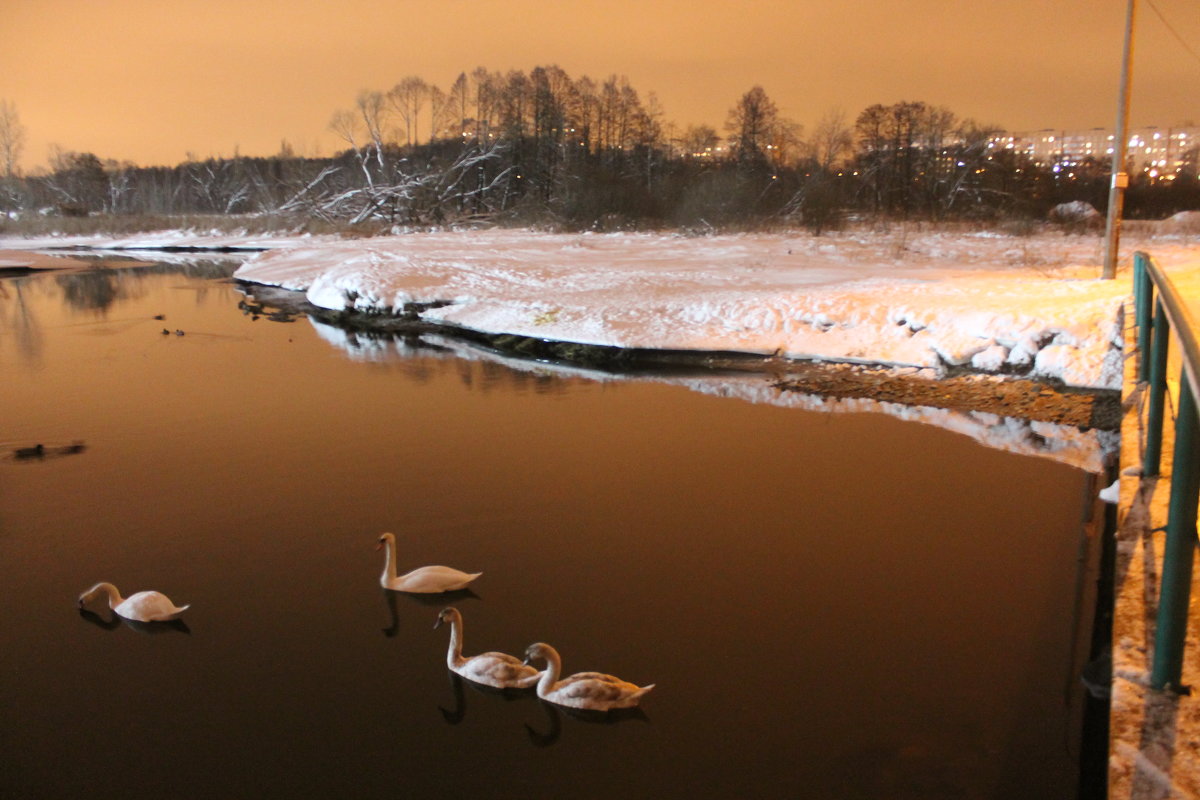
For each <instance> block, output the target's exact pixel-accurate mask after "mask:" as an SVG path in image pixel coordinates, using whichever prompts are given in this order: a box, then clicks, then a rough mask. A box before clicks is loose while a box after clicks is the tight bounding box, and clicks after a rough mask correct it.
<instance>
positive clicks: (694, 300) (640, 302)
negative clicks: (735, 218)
mask: <svg viewBox="0 0 1200 800" xmlns="http://www.w3.org/2000/svg"><path fill="white" fill-rule="evenodd" d="M1125 245H1126V251H1127V252H1132V250H1133V248H1134V247H1139V248H1145V249H1148V250H1149V251H1151V252H1152V254H1153V255H1155V256H1156V258H1158V259H1159V260H1160V262H1162V263H1164V264H1167V265H1173V266H1176V267H1178V268H1179V269H1181V270H1183V271H1184V272H1186V273H1188V274H1189V275H1191V273H1193V272H1197V271H1200V245H1198V244H1197V242H1196V241H1195V240H1183V239H1166V238H1164V239H1155V240H1149V241H1130V240H1127V241H1126V243H1125ZM1101 248H1102V243H1101V241H1100V239H1099V238H1097V237H1092V236H1089V237H1080V236H1062V235H1055V236H1041V237H1023V238H1020V237H1005V236H999V235H995V234H986V233H979V234H945V233H926V234H922V233H914V232H892V233H888V234H843V235H832V236H822V237H820V238H815V237H811V236H806V235H797V236H784V235H744V236H713V237H685V236H675V235H666V234H612V235H592V234H582V235H565V234H537V233H530V232H527V231H511V230H497V231H485V232H471V233H429V234H411V235H404V236H393V237H383V238H375V239H368V240H357V241H321V242H317V243H313V244H311V245H305V244H299V245H296V244H292V245H288V246H285V247H282V248H279V249H275V250H272V251H270V252H266V253H261V254H258V255H256V256H254V257H252V258H251V259H250V260H249V261H248V262H247V263H246V264H244V265H243V266H242V267H241V268H240V269H239V270H238V272H237V275H236V277H238V278H240V279H243V280H246V281H252V282H256V283H264V284H269V285H277V286H281V287H285V288H289V289H295V290H300V291H304V292H305V293H306V294H307V297H308V300H309V301H310V302H311V303H313V304H314V305H317V306H320V307H323V308H330V309H342V308H352V309H355V310H358V311H363V312H378V313H390V312H392V311H393V309H399V308H401V307H402V306H404V305H405V304H407V303H444V304H445V305H440V306H439V307H436V308H431V309H428V310H426V311H424V312H423V313H422V316H423V318H424V319H426V320H427V321H430V322H435V323H441V324H446V325H451V326H459V327H465V328H470V329H474V330H478V331H485V332H489V333H509V334H517V335H522V336H532V337H537V338H542V339H553V340H561V341H570V342H580V343H585V344H597V345H612V346H619V347H636V348H652V349H672V350H725V351H740V352H748V353H762V354H773V353H774V354H779V355H782V356H786V357H794V358H821V359H827V360H837V361H850V362H856V361H858V362H865V363H882V364H892V365H898V366H910V367H928V368H934V369H940V368H944V367H945V366H947V365H970V366H972V367H974V368H976V369H979V370H981V371H985V372H1000V371H1002V370H1005V369H1009V370H1011V369H1013V368H1015V369H1018V370H1028V372H1029V374H1031V375H1033V376H1037V377H1047V378H1059V379H1061V380H1063V381H1064V382H1065V383H1066V384H1068V385H1073V386H1079V387H1089V388H1106V389H1117V388H1119V387H1120V384H1121V350H1120V348H1121V331H1120V322H1119V309H1120V308H1121V304H1122V302H1123V301H1124V299H1125V298H1126V296H1127V295H1128V293H1129V281H1128V277H1127V275H1124V276H1122V278H1121V279H1119V280H1116V281H1103V280H1099V279H1098V276H1099V273H1100V266H1099V264H1100V259H1101V254H1102V250H1101ZM1189 262H1193V264H1194V266H1191V265H1189ZM1189 280H1191V278H1189Z"/></svg>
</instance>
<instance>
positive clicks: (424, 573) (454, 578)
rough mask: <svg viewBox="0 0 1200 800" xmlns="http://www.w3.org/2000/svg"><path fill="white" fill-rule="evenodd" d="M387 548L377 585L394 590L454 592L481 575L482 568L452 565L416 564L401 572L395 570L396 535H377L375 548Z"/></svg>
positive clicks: (419, 592) (415, 592) (429, 592)
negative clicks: (410, 569) (474, 570)
mask: <svg viewBox="0 0 1200 800" xmlns="http://www.w3.org/2000/svg"><path fill="white" fill-rule="evenodd" d="M385 547H386V548H387V560H386V561H385V562H384V565H383V574H382V575H380V576H379V585H380V586H382V587H383V588H385V589H391V590H392V591H395V592H412V593H414V594H436V593H438V592H453V591H454V590H455V589H465V588H467V584H469V583H470V582H471V581H473V580H475V579H476V578H478V577H479V576H480V575H482V574H483V573H482V572H473V573H472V572H463V571H461V570H457V569H454V568H453V567H440V566H438V567H417V568H416V569H414V570H413V571H412V572H408V573H405V574H404V575H397V574H396V537H395V536H393V535H392V534H390V533H385V534H383V535H382V536H380V537H379V544H378V545H377V546H376V547H375V549H376V550H379V549H381V548H385Z"/></svg>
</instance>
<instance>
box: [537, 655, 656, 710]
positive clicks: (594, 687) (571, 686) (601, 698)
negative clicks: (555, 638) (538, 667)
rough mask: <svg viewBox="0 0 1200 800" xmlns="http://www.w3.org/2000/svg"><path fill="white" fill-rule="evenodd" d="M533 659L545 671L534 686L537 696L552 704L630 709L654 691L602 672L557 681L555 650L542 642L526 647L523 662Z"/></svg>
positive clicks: (558, 661) (558, 667) (558, 660)
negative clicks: (539, 662) (537, 659)
mask: <svg viewBox="0 0 1200 800" xmlns="http://www.w3.org/2000/svg"><path fill="white" fill-rule="evenodd" d="M535 658H540V659H544V660H545V662H546V670H545V672H543V673H542V677H541V679H540V680H539V681H538V684H537V694H538V697H540V698H542V699H543V700H545V701H547V702H550V703H554V704H555V705H559V706H566V707H567V708H583V709H589V710H592V711H609V710H611V709H614V708H632V707H633V706H636V705H637V704H638V700H640V699H641V698H642V695H644V694H646V692H648V691H650V690H651V689H653V688H654V684H653V683H651V684H649V685H648V686H638V685H636V684H633V683H629V682H628V681H623V680H621V679H620V678H618V677H616V676H613V675H606V674H604V673H603V672H577V673H575V674H574V675H569V676H567V677H566V678H563V679H562V680H559V679H558V675H559V673H560V672H561V671H562V658H561V657H560V656H559V655H558V651H557V650H555V649H554V648H553V647H551V646H550V645H548V644H546V643H544V642H537V643H536V644H531V645H529V647H528V648H526V650H525V663H526V664H528V663H529V662H530V661H532V660H534V659H535Z"/></svg>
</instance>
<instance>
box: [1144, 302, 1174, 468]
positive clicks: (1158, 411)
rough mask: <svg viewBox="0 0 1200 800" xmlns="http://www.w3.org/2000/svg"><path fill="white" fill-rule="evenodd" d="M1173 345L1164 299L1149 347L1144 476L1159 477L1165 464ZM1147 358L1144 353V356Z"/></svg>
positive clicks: (1156, 306) (1159, 305) (1159, 304)
mask: <svg viewBox="0 0 1200 800" xmlns="http://www.w3.org/2000/svg"><path fill="white" fill-rule="evenodd" d="M1170 344H1171V323H1170V321H1168V320H1167V310H1166V308H1164V307H1163V303H1162V298H1159V300H1158V302H1157V303H1155V308H1154V335H1153V337H1151V345H1150V351H1151V353H1150V380H1149V385H1148V387H1147V388H1148V390H1149V393H1150V397H1149V400H1148V403H1147V410H1146V452H1145V455H1143V456H1142V475H1144V476H1146V477H1150V476H1152V475H1157V474H1158V469H1159V464H1160V462H1161V461H1162V428H1163V401H1164V398H1165V396H1166V393H1167V347H1168V346H1170ZM1143 355H1144V354H1143Z"/></svg>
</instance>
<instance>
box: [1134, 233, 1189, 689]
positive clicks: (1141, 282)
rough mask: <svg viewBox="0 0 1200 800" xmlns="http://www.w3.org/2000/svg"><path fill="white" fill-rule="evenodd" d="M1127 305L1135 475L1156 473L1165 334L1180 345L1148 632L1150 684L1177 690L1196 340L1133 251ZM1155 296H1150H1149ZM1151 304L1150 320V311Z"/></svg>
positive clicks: (1147, 263)
mask: <svg viewBox="0 0 1200 800" xmlns="http://www.w3.org/2000/svg"><path fill="white" fill-rule="evenodd" d="M1133 275H1134V287H1133V288H1134V308H1135V311H1136V315H1137V327H1138V348H1139V350H1140V353H1139V356H1140V358H1139V362H1138V380H1139V381H1145V382H1146V384H1147V390H1148V393H1149V396H1148V400H1147V412H1146V449H1145V452H1144V453H1143V455H1142V475H1143V476H1144V477H1153V476H1155V475H1158V474H1159V469H1160V466H1161V464H1160V461H1161V456H1162V429H1163V407H1164V402H1165V396H1166V390H1167V356H1168V348H1169V347H1170V342H1171V338H1172V337H1171V333H1172V332H1174V334H1175V339H1176V341H1178V343H1179V346H1180V361H1181V362H1182V367H1181V369H1180V375H1179V405H1178V408H1176V410H1175V437H1174V438H1175V448H1174V451H1173V456H1172V462H1171V495H1170V501H1169V503H1168V506H1167V540H1166V543H1165V544H1164V546H1163V564H1162V581H1161V586H1160V589H1159V602H1158V618H1157V625H1156V629H1155V635H1154V658H1153V662H1152V666H1151V670H1150V685H1151V686H1152V687H1153V688H1155V689H1165V688H1172V689H1175V690H1182V684H1181V673H1182V671H1183V651H1184V642H1185V640H1186V638H1187V618H1188V603H1189V600H1190V594H1191V584H1192V558H1193V552H1194V550H1195V549H1196V511H1197V505H1198V501H1200V458H1197V446H1198V445H1200V418H1198V417H1197V411H1196V398H1197V397H1198V396H1200V383H1198V380H1200V340H1198V339H1197V327H1196V325H1195V324H1194V323H1193V321H1192V316H1191V314H1190V313H1189V312H1188V309H1187V306H1186V305H1185V304H1184V302H1183V300H1182V298H1181V297H1180V296H1179V292H1178V291H1176V289H1175V286H1174V284H1172V283H1171V281H1170V279H1169V278H1168V277H1167V276H1166V274H1165V273H1163V271H1162V270H1161V269H1160V268H1159V266H1158V265H1157V264H1155V263H1154V260H1153V259H1152V258H1150V256H1148V255H1147V254H1145V253H1141V252H1139V253H1135V254H1134V256H1133ZM1156 294H1157V296H1156ZM1151 307H1153V309H1154V317H1153V320H1151V317H1150V309H1151Z"/></svg>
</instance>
